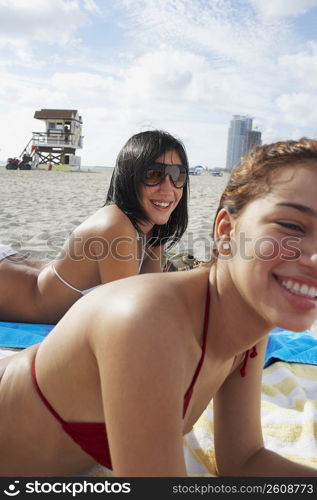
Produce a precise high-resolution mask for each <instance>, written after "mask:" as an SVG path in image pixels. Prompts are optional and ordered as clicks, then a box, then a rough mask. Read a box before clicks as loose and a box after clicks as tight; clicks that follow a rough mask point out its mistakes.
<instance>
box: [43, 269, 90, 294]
mask: <svg viewBox="0 0 317 500" xmlns="http://www.w3.org/2000/svg"><path fill="white" fill-rule="evenodd" d="M51 267H52V270H53V273H54V274H55V276H57V278H58V279H59V280H60V281H61V282H62V283H64V285H66V286H68V287H69V288H71V289H72V290H74V291H75V292H78V293H80V295H85V294H84V292H83V291H82V290H79V288H76V287H75V286H73V285H71V284H70V283H68V281H66V280H64V278H62V277H61V275H60V274H59V273H58V272H57V270H56V267H55V266H54V264H53V262H52V265H51Z"/></svg>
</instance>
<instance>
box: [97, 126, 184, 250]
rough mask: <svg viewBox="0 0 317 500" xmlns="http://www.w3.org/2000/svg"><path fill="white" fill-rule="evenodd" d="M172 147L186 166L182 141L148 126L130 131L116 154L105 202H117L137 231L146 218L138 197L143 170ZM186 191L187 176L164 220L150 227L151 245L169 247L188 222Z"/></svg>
mask: <svg viewBox="0 0 317 500" xmlns="http://www.w3.org/2000/svg"><path fill="white" fill-rule="evenodd" d="M172 150H173V151H176V152H177V153H178V155H179V157H180V159H181V162H182V164H183V165H184V166H185V167H186V168H187V169H188V159H187V154H186V151H185V147H184V145H183V143H182V142H181V141H180V140H179V139H176V138H175V137H173V136H172V135H171V134H169V133H168V132H165V131H163V130H148V131H146V132H140V133H139V134H135V135H133V136H132V137H130V139H129V140H128V141H127V142H126V143H125V145H124V146H123V148H122V149H121V151H120V152H119V154H118V157H117V160H116V165H115V168H114V171H113V174H112V177H111V181H110V186H109V190H108V193H107V198H106V203H105V205H110V204H115V205H117V206H118V207H119V208H120V210H122V211H123V212H124V213H125V214H126V215H127V216H128V217H129V219H130V221H131V222H132V224H133V226H134V227H135V228H136V229H137V230H138V231H140V228H139V224H140V223H142V222H148V218H147V216H146V213H145V212H144V210H143V208H142V207H141V204H140V201H139V194H140V191H141V188H142V186H143V184H142V179H143V174H144V172H145V170H146V169H147V168H148V167H149V166H150V165H151V163H153V162H154V161H155V160H157V158H158V157H159V156H161V155H164V153H166V152H168V151H172ZM188 195H189V181H188V179H187V182H186V184H185V186H184V188H183V195H182V198H181V199H180V201H179V203H178V205H177V207H176V208H175V210H174V211H173V212H172V214H171V216H170V218H169V220H168V222H167V224H165V225H162V226H158V225H155V226H154V227H153V234H152V238H153V239H152V244H153V246H158V245H161V244H166V245H167V247H170V246H172V245H173V244H174V243H176V242H177V241H179V239H180V238H181V237H182V235H183V234H184V232H185V231H186V228H187V224H188V209H187V202H188Z"/></svg>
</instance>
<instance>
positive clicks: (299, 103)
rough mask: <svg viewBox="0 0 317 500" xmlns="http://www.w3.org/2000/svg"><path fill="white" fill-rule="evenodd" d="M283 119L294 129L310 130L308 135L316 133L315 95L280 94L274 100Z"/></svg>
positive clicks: (316, 112)
mask: <svg viewBox="0 0 317 500" xmlns="http://www.w3.org/2000/svg"><path fill="white" fill-rule="evenodd" d="M276 103H277V106H278V108H279V110H280V111H281V112H282V113H283V115H284V119H285V121H286V122H287V123H290V124H291V125H293V126H296V127H306V129H307V128H310V129H311V134H310V135H316V133H317V132H316V131H317V95H316V94H309V93H304V92H297V93H292V94H282V95H281V96H279V97H278V98H277V100H276Z"/></svg>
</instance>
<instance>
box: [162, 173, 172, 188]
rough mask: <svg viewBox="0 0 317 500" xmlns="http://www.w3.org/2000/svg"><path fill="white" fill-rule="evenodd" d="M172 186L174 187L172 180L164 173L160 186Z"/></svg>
mask: <svg viewBox="0 0 317 500" xmlns="http://www.w3.org/2000/svg"><path fill="white" fill-rule="evenodd" d="M173 187H174V184H173V182H172V179H171V178H170V176H169V175H168V174H166V175H165V177H164V179H163V181H162V182H161V184H160V188H161V189H167V190H169V189H171V188H173Z"/></svg>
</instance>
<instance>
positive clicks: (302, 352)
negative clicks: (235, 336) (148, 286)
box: [0, 322, 317, 368]
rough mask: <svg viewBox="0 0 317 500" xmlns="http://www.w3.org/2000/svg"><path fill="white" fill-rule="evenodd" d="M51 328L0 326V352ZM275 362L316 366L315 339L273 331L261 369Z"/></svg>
mask: <svg viewBox="0 0 317 500" xmlns="http://www.w3.org/2000/svg"><path fill="white" fill-rule="evenodd" d="M54 326H55V325H46V324H38V323H36V324H35V323H34V324H33V323H11V322H0V348H1V347H5V348H12V349H14V348H20V349H22V348H25V347H29V346H31V345H34V344H38V343H39V342H42V340H43V339H44V338H45V337H46V336H47V335H48V333H49V332H50V331H51V330H52V329H53V328H54ZM275 361H285V362H289V363H307V364H310V365H317V338H316V337H314V336H313V334H312V332H311V331H310V330H305V331H304V332H299V333H298V332H292V331H290V330H283V329H281V328H276V329H274V330H272V331H271V332H270V334H269V341H268V346H267V350H266V353H265V359H264V368H266V367H267V366H269V365H271V364H272V363H274V362H275Z"/></svg>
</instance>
